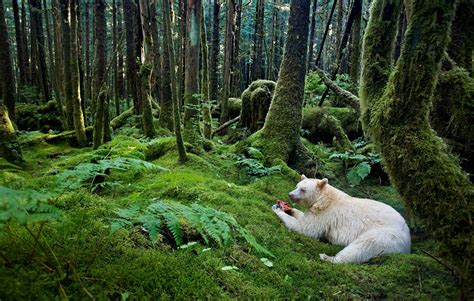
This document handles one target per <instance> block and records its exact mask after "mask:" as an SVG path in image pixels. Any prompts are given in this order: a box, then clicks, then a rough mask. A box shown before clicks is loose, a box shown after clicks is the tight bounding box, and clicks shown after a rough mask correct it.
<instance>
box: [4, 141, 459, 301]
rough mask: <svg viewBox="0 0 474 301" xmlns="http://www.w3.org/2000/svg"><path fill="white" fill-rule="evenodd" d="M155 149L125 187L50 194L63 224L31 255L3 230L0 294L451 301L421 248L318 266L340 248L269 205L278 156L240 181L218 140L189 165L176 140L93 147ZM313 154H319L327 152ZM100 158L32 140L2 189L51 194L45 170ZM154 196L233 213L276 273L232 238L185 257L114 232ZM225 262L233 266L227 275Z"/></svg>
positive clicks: (279, 182)
mask: <svg viewBox="0 0 474 301" xmlns="http://www.w3.org/2000/svg"><path fill="white" fill-rule="evenodd" d="M109 144H110V146H109ZM152 148H155V152H156V153H159V156H158V157H157V159H155V160H154V161H153V163H156V164H159V165H162V166H164V167H167V168H169V169H170V172H161V173H153V172H150V173H144V174H142V175H141V176H140V177H134V175H133V172H131V171H125V172H124V176H123V177H122V178H120V179H121V181H122V182H121V185H120V186H118V187H113V188H111V189H109V190H107V191H104V192H103V193H101V195H97V194H92V193H90V192H89V191H86V190H81V189H79V190H74V191H70V192H67V193H64V194H62V195H61V196H59V197H58V198H56V199H53V201H52V202H53V204H55V205H56V206H58V207H60V208H61V209H63V210H64V212H65V218H64V221H62V222H54V223H47V224H45V225H44V226H43V230H42V231H43V232H42V233H43V236H42V237H41V239H40V242H39V246H38V248H37V250H36V252H35V253H34V255H33V256H32V252H31V251H32V248H33V246H34V238H33V237H31V236H30V235H29V234H28V231H27V230H26V229H25V228H24V227H20V226H18V225H14V224H12V225H10V230H11V232H10V234H11V235H10V234H8V235H1V236H0V244H1V245H2V257H1V258H2V259H1V260H0V298H2V299H6V300H10V299H15V300H19V299H28V298H33V299H61V298H65V297H64V294H65V295H66V296H67V297H68V298H70V299H86V298H88V296H87V293H86V292H85V291H84V288H85V289H87V291H88V292H89V293H90V294H91V295H92V296H94V297H95V298H96V299H114V298H117V299H120V298H122V297H124V298H125V296H128V298H129V299H158V298H168V299H188V298H195V299H307V298H316V299H331V298H340V299H364V298H367V296H370V297H371V298H380V299H437V298H439V299H455V298H456V297H457V293H458V292H457V290H456V288H455V286H454V279H453V277H452V276H451V274H450V272H449V271H447V270H446V269H445V268H444V267H443V266H441V265H440V264H438V263H437V262H436V261H435V260H433V259H431V258H430V257H428V256H426V255H424V253H422V252H421V251H420V248H419V247H418V245H417V244H414V248H413V253H414V254H400V255H389V256H384V257H381V258H377V259H374V260H373V261H371V262H370V263H368V264H362V265H355V264H344V265H333V264H330V263H327V262H323V261H320V260H319V257H318V256H319V253H327V254H335V253H336V252H338V251H339V250H340V249H341V247H340V246H334V245H330V244H328V243H324V242H321V241H318V240H315V239H311V238H309V237H305V236H303V235H300V234H298V233H295V232H292V231H290V230H288V229H287V228H286V227H284V226H283V225H282V224H281V222H280V220H279V219H278V218H277V217H276V216H275V215H274V213H273V212H272V210H271V209H270V206H271V205H272V204H273V203H274V202H275V200H276V199H285V198H286V195H287V194H288V191H290V190H292V189H293V188H294V185H295V184H296V183H297V182H298V180H299V175H298V174H297V173H296V172H295V171H293V170H291V169H289V168H288V167H286V164H285V163H284V162H282V161H278V160H275V161H274V162H275V164H280V165H282V166H283V167H284V168H283V169H282V172H281V173H279V174H274V175H272V176H270V177H264V178H260V179H258V180H256V181H255V182H252V183H251V184H249V185H238V184H237V183H238V169H237V167H236V166H235V165H234V159H233V157H234V155H233V154H232V153H231V151H233V150H234V148H235V146H228V145H222V146H221V145H219V144H216V147H215V149H214V150H213V151H211V152H209V153H203V154H202V155H200V156H197V155H193V154H189V161H188V162H187V163H186V164H185V165H180V164H178V163H177V158H178V154H177V150H176V144H175V141H174V139H173V138H171V137H170V138H160V139H154V140H152V141H150V142H148V143H142V142H140V141H138V140H136V139H133V138H129V137H123V136H120V137H117V138H115V139H114V140H113V141H112V142H109V143H107V144H105V145H103V146H102V147H101V149H99V150H98V151H99V152H101V151H107V152H109V151H112V152H111V153H110V154H111V155H113V156H115V155H138V154H142V153H145V154H146V153H147V152H148V151H149V150H151V149H152ZM320 148H321V149H320V150H319V153H320V154H321V155H323V154H324V152H325V150H324V149H322V146H321V147H320ZM157 149H159V150H157ZM96 152H97V151H95V152H94V151H92V150H91V149H90V148H84V149H74V148H70V147H69V146H67V145H66V144H65V143H63V144H56V145H48V144H45V143H44V144H41V145H36V146H34V147H31V148H28V149H26V151H25V158H26V160H27V161H29V162H35V164H34V165H32V166H27V167H26V168H25V170H17V171H13V170H9V171H8V172H5V170H2V171H1V172H0V183H2V184H3V185H8V186H11V185H16V186H14V187H16V188H27V187H28V188H34V189H44V190H50V189H53V188H54V187H53V185H54V182H52V181H51V178H50V177H52V176H53V175H50V171H51V170H52V169H55V170H61V169H65V168H69V167H71V166H74V165H75V164H77V163H78V162H80V161H81V160H84V159H85V158H90V157H91V155H93V154H96ZM124 152H130V153H124ZM369 184H370V185H369ZM338 187H339V186H338ZM341 188H343V190H345V191H349V192H350V193H351V194H354V195H357V196H366V195H371V196H372V197H373V198H375V199H379V200H381V201H384V202H390V203H391V204H393V205H396V206H395V207H396V208H397V206H400V202H399V197H398V196H397V194H396V193H395V191H394V190H393V189H392V188H390V187H380V186H379V185H378V184H374V183H364V184H363V185H362V186H361V187H360V190H357V189H355V188H349V187H344V186H343V187H341ZM350 189H352V190H350ZM154 197H159V198H160V199H163V200H166V201H170V202H181V203H185V204H191V203H193V202H198V203H199V204H201V205H204V206H210V207H213V208H215V209H218V210H222V211H225V212H227V213H230V214H232V215H233V216H234V217H235V218H236V220H237V221H238V222H239V223H240V224H242V225H244V226H245V227H246V228H247V229H248V230H249V231H250V232H251V233H252V234H253V235H254V236H255V237H256V238H257V240H258V241H259V242H260V243H262V244H263V245H264V246H265V247H267V248H269V249H270V250H271V251H272V252H273V253H274V254H275V255H276V256H277V257H276V258H275V259H272V261H273V264H274V266H273V267H272V268H268V267H266V266H265V265H263V264H262V263H261V261H260V256H258V255H257V254H256V253H255V252H254V251H253V250H250V249H249V248H248V247H247V246H246V245H245V244H244V243H243V242H242V241H240V240H239V239H236V240H234V241H231V243H230V245H229V246H228V247H225V248H221V247H218V246H215V245H212V246H211V249H210V250H208V251H206V252H203V250H204V249H205V248H207V246H204V245H201V244H198V245H196V246H195V247H193V248H191V249H186V250H180V249H173V248H172V246H171V245H169V244H167V243H166V242H165V241H163V242H158V243H152V242H150V240H148V239H147V238H146V236H145V235H144V234H143V232H141V230H140V229H139V228H135V229H133V230H130V231H126V230H123V231H118V232H115V233H113V234H112V233H111V232H110V228H109V226H110V222H111V221H110V218H113V217H115V215H114V211H115V210H117V209H118V208H123V207H126V206H128V205H131V204H135V203H139V202H147V201H149V200H150V199H151V198H154ZM29 226H30V229H31V230H32V231H33V233H36V231H38V230H39V225H34V224H31V225H29ZM3 233H5V232H2V234H3ZM48 245H49V246H51V250H52V251H53V252H54V255H53V254H52V253H51V251H50V249H49V248H48V247H47V246H48ZM425 246H429V244H424V245H423V250H427V251H428V252H432V250H431V249H425ZM227 265H231V266H237V267H238V270H235V271H222V267H224V266H227ZM78 279H80V280H81V282H79V280H78ZM60 287H62V289H61V288H60ZM295 288H297V289H295Z"/></svg>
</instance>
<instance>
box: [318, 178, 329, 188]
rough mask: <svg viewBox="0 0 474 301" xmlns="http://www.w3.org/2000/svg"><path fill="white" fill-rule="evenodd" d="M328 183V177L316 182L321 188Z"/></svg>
mask: <svg viewBox="0 0 474 301" xmlns="http://www.w3.org/2000/svg"><path fill="white" fill-rule="evenodd" d="M327 183H328V179H326V178H324V179H322V180H319V181H318V182H316V185H317V186H318V188H319V189H323V187H324V186H325V185H326V184H327Z"/></svg>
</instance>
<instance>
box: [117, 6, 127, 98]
mask: <svg viewBox="0 0 474 301" xmlns="http://www.w3.org/2000/svg"><path fill="white" fill-rule="evenodd" d="M116 4H117V6H118V7H119V8H118V9H117V26H118V28H117V32H118V36H119V37H120V39H121V40H123V39H124V32H123V21H122V20H123V18H122V9H120V7H121V5H122V4H121V2H120V1H117V3H116ZM123 49H124V47H123V45H120V48H119V49H118V62H117V64H118V67H117V69H118V79H117V86H118V87H117V89H118V95H119V96H120V98H121V99H124V98H126V94H127V93H126V89H125V79H124V73H123V72H124V66H123V52H124V50H123Z"/></svg>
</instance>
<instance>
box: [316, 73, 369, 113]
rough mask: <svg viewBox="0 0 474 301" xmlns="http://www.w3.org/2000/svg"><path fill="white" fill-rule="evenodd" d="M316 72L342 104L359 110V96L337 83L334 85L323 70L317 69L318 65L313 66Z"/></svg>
mask: <svg viewBox="0 0 474 301" xmlns="http://www.w3.org/2000/svg"><path fill="white" fill-rule="evenodd" d="M314 69H315V71H316V73H318V75H319V77H321V79H322V81H323V82H324V84H325V85H326V86H327V87H328V88H329V89H331V90H332V91H333V92H334V93H336V95H337V96H339V97H340V98H341V100H342V102H343V103H344V104H346V105H347V106H349V107H351V108H353V109H355V110H356V111H359V110H360V100H359V97H357V96H355V95H354V94H352V93H351V92H349V91H347V90H344V89H342V88H341V87H339V86H338V85H336V84H335V83H334V82H333V81H332V80H331V79H329V78H328V77H327V76H326V73H324V71H323V70H321V69H319V68H318V67H315V68H314Z"/></svg>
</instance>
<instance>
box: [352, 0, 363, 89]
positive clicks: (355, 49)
mask: <svg viewBox="0 0 474 301" xmlns="http://www.w3.org/2000/svg"><path fill="white" fill-rule="evenodd" d="M355 1H359V0H355ZM361 17H362V3H361V6H360V9H359V10H357V11H356V13H355V16H354V24H353V25H352V33H351V39H352V46H351V51H352V52H351V66H350V77H351V80H352V82H353V83H355V84H356V85H358V84H359V69H360V68H359V67H360V27H361V24H360V22H361V19H362V18H361Z"/></svg>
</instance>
